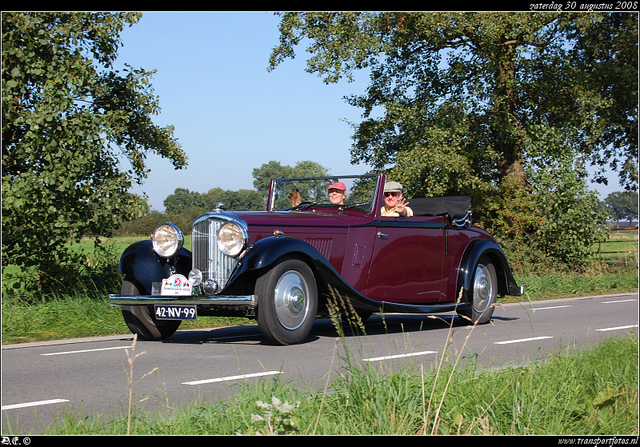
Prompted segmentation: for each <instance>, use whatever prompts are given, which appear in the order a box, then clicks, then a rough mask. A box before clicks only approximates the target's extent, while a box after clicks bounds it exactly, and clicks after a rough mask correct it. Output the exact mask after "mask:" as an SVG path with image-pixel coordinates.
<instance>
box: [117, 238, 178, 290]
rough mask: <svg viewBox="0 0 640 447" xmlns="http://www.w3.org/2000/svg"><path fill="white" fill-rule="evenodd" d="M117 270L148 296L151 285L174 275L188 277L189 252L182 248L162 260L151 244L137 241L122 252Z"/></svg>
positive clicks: (146, 241) (148, 241)
mask: <svg viewBox="0 0 640 447" xmlns="http://www.w3.org/2000/svg"><path fill="white" fill-rule="evenodd" d="M119 269H120V273H122V274H124V275H125V277H126V278H127V279H128V280H129V281H131V282H133V283H134V284H135V286H136V287H137V288H138V290H139V291H140V293H141V294H142V295H150V294H151V286H152V283H154V282H160V281H162V280H163V279H164V278H168V277H169V276H171V275H172V274H174V273H180V274H181V275H184V276H188V275H189V271H190V270H191V251H189V250H188V249H186V248H184V247H183V248H181V249H180V251H179V252H178V254H177V255H175V256H173V257H171V258H163V257H161V256H159V255H158V254H157V253H156V252H155V250H154V249H153V242H151V241H150V240H145V241H138V242H134V243H133V244H131V245H129V246H128V247H127V248H126V249H125V250H124V252H123V253H122V256H121V257H120V266H119Z"/></svg>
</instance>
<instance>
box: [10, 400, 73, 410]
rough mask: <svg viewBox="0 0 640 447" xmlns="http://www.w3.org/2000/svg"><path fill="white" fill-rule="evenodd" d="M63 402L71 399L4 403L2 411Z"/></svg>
mask: <svg viewBox="0 0 640 447" xmlns="http://www.w3.org/2000/svg"><path fill="white" fill-rule="evenodd" d="M63 402H69V401H68V400H67V399H51V400H40V401H37V402H27V403H24V404H13V405H3V406H2V411H5V410H15V409H18V408H27V407H37V406H40V405H50V404H61V403H63Z"/></svg>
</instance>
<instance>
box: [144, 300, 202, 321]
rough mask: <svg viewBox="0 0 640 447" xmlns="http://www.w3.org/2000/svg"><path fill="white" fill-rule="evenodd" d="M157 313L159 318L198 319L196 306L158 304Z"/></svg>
mask: <svg viewBox="0 0 640 447" xmlns="http://www.w3.org/2000/svg"><path fill="white" fill-rule="evenodd" d="M155 314H156V318H157V319H158V320H196V319H197V318H198V312H197V311H196V307H195V306H178V305H174V304H156V305H155Z"/></svg>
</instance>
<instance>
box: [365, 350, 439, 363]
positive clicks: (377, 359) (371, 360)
mask: <svg viewBox="0 0 640 447" xmlns="http://www.w3.org/2000/svg"><path fill="white" fill-rule="evenodd" d="M436 353H437V351H422V352H412V353H409V354H398V355H387V356H385V357H372V358H370V359H362V361H363V362H378V361H380V360H391V359H401V358H405V357H415V356H417V355H427V354H436Z"/></svg>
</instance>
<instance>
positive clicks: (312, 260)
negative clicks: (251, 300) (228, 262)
mask: <svg viewBox="0 0 640 447" xmlns="http://www.w3.org/2000/svg"><path fill="white" fill-rule="evenodd" d="M289 256H296V257H298V258H300V259H302V260H303V261H305V262H306V263H307V264H308V265H309V266H310V267H311V269H312V271H313V272H314V275H315V277H316V284H317V286H318V292H319V293H320V294H324V295H331V294H332V293H337V294H340V295H341V296H343V297H348V298H349V300H350V302H351V303H352V305H353V306H354V307H356V308H358V309H363V310H371V311H374V312H375V311H378V310H379V309H380V308H381V307H382V304H381V303H380V302H377V301H374V300H371V299H369V298H367V297H366V296H364V295H362V294H361V293H360V292H358V291H357V290H356V289H354V288H353V287H352V286H351V285H350V284H348V283H347V282H346V281H345V280H344V278H342V276H341V275H340V273H339V272H338V271H337V270H336V269H335V268H334V267H333V266H332V265H331V263H330V262H329V261H328V260H327V259H326V258H325V257H324V256H323V255H322V254H321V253H320V252H319V251H318V250H316V249H315V248H314V247H313V246H312V245H310V244H308V243H307V242H305V241H302V240H300V239H295V238H290V237H285V236H279V237H275V236H271V237H267V238H264V239H260V240H259V241H257V242H255V243H253V244H251V245H250V246H249V247H248V248H247V250H246V253H245V254H244V256H243V258H242V260H241V263H240V264H239V265H238V266H237V267H236V270H235V271H234V273H233V275H232V277H231V279H230V280H229V283H228V284H227V287H225V289H224V291H223V292H222V293H227V294H247V293H253V292H254V291H253V288H254V285H255V281H256V279H257V278H258V277H259V276H260V275H262V274H263V273H264V272H266V271H268V270H269V269H270V268H271V267H273V266H275V265H276V264H277V263H278V261H280V260H281V259H284V258H286V257H289Z"/></svg>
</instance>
